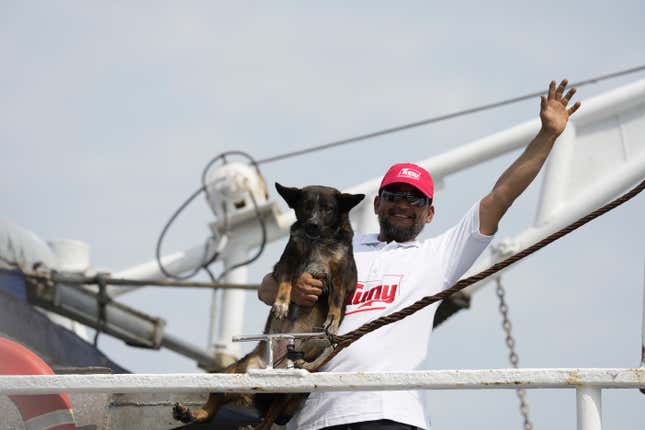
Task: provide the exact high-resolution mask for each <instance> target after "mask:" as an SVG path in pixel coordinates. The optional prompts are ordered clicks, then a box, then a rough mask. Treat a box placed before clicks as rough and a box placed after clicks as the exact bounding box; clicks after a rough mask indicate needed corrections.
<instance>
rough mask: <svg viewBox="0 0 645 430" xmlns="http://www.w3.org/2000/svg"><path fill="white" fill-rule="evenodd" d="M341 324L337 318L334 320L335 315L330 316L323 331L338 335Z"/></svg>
mask: <svg viewBox="0 0 645 430" xmlns="http://www.w3.org/2000/svg"><path fill="white" fill-rule="evenodd" d="M338 326H339V322H338V319H337V318H334V316H333V315H328V316H327V319H326V320H325V323H324V324H323V330H325V333H327V334H336V333H338Z"/></svg>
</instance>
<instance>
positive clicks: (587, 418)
mask: <svg viewBox="0 0 645 430" xmlns="http://www.w3.org/2000/svg"><path fill="white" fill-rule="evenodd" d="M576 409H577V414H578V430H601V429H602V400H601V391H600V388H592V387H587V386H584V385H583V386H580V387H578V388H576Z"/></svg>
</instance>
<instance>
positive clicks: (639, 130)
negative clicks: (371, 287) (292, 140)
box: [116, 80, 645, 355]
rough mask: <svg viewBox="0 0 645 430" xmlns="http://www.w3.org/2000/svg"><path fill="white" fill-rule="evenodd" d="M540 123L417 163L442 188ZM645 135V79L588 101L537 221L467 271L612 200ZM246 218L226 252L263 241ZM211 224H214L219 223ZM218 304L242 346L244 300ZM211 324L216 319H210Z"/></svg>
mask: <svg viewBox="0 0 645 430" xmlns="http://www.w3.org/2000/svg"><path fill="white" fill-rule="evenodd" d="M539 128H540V120H539V118H538V119H534V120H531V121H528V122H525V123H523V124H520V125H517V126H515V127H512V128H510V129H508V130H505V131H502V132H499V133H496V134H494V135H491V136H488V137H485V138H483V139H479V140H477V141H475V142H472V143H470V144H466V145H463V146H461V147H459V148H456V149H454V150H451V151H448V152H446V153H444V154H441V155H438V156H435V157H432V158H429V159H426V160H422V161H420V162H418V164H420V165H421V166H423V167H425V168H426V169H427V170H428V171H430V172H431V173H432V175H433V177H434V179H435V182H436V184H437V188H439V189H440V188H442V184H443V179H444V178H445V177H446V176H449V175H450V174H453V173H457V172H459V171H461V170H464V169H466V168H469V167H472V166H474V165H477V164H480V163H482V162H485V161H488V160H491V159H494V158H496V157H499V156H502V155H504V154H507V153H509V152H511V151H514V150H517V149H519V148H522V147H524V146H526V145H527V144H528V143H529V142H530V140H531V139H532V138H533V137H534V136H535V135H536V134H537V132H538V130H539ZM643 136H645V80H640V81H637V82H635V83H633V84H629V85H625V86H623V87H620V88H618V89H615V90H612V91H609V92H607V93H604V94H601V95H599V96H597V97H594V98H592V99H589V100H585V101H584V109H581V110H580V111H579V112H577V113H576V115H575V116H574V117H573V118H572V119H571V121H570V122H569V125H568V126H567V129H566V130H565V132H564V133H563V135H562V136H561V137H560V140H561V141H560V144H559V145H556V147H555V149H554V151H553V153H552V154H551V155H550V157H549V162H548V165H547V166H546V168H545V172H544V186H543V188H542V194H541V198H540V202H539V205H538V209H537V217H536V221H535V224H534V225H533V226H531V227H529V228H527V229H526V230H525V231H523V232H521V233H520V234H518V235H516V236H515V237H512V238H507V239H504V240H502V241H501V242H499V243H497V244H496V245H495V246H493V247H491V252H490V253H489V254H487V255H485V256H483V257H482V258H481V259H480V260H479V261H478V263H476V264H475V265H474V266H473V269H472V270H471V271H470V272H469V273H467V274H466V276H469V275H471V274H473V273H475V272H478V271H480V270H483V269H485V268H487V267H489V266H490V265H491V264H493V263H495V262H497V261H499V260H500V259H502V258H504V257H506V256H507V255H508V254H510V253H512V252H515V251H517V250H519V249H523V248H525V247H528V246H529V245H532V244H533V243H535V242H537V241H538V240H540V239H542V238H544V237H545V236H547V235H548V234H551V233H553V232H555V231H557V230H558V229H560V228H562V227H564V226H565V225H567V224H569V223H571V222H573V221H575V220H576V219H578V218H579V217H581V216H583V215H585V214H586V213H588V212H591V211H592V210H593V209H596V208H597V207H599V206H601V205H602V204H604V203H606V202H607V201H609V200H611V198H613V197H614V196H616V195H618V194H620V193H621V192H623V191H625V190H626V189H627V188H629V186H631V185H632V184H634V183H636V182H637V181H638V180H639V179H640V178H643V177H645V139H643ZM562 140H566V141H567V142H562ZM562 143H566V144H562ZM379 181H380V178H374V179H371V180H369V181H367V182H364V183H362V184H360V185H357V186H354V187H351V188H350V189H348V190H346V191H347V192H351V193H364V194H366V195H367V196H368V197H367V198H366V199H365V200H364V201H363V203H361V204H360V205H359V206H358V207H356V208H355V209H354V210H353V211H352V221H353V223H354V224H355V228H356V230H357V231H364V232H366V231H376V230H377V229H378V224H377V220H376V217H375V216H374V214H373V213H372V207H371V201H372V198H371V197H373V196H374V194H375V193H376V191H377V189H378V184H379ZM565 202H566V204H565ZM269 206H270V208H269V209H268V210H265V211H263V216H264V219H265V222H266V226H267V241H272V240H276V239H279V238H282V237H285V236H286V235H288V232H289V227H290V225H291V224H292V223H293V222H294V221H295V217H294V215H293V213H292V212H291V211H289V212H286V213H277V211H276V208H275V207H274V206H271V205H269ZM248 221H249V219H248V216H245V217H241V218H240V219H239V221H238V219H237V218H236V216H235V215H232V216H230V217H229V218H228V229H229V232H230V234H231V235H233V236H237V237H238V238H239V239H240V240H238V241H232V242H229V244H228V245H227V249H226V252H227V253H229V254H234V253H235V250H234V249H235V248H238V247H242V248H243V250H244V252H248V250H250V249H252V248H254V247H257V246H259V244H260V243H259V241H258V238H259V237H260V234H259V228H258V226H257V223H253V222H251V223H249V222H248ZM213 228H214V229H217V228H218V227H217V224H216V225H214V226H213ZM242 238H243V240H241V239H242ZM202 258H203V247H202V246H198V247H195V248H191V249H190V250H188V251H186V252H184V253H178V254H174V256H173V264H174V265H175V267H177V268H178V269H179V268H181V269H183V270H185V271H188V270H192V269H193V268H194V267H196V265H198V264H199V263H200V262H201V261H202ZM225 267H226V266H225ZM116 276H122V277H126V276H127V277H133V276H134V277H137V278H139V277H140V278H143V279H151V278H153V277H155V276H156V277H159V276H160V274H159V273H158V268H157V267H156V264H154V265H153V264H152V263H148V264H147V265H142V266H137V268H135V269H130V270H126V271H123V272H119V273H118V274H116ZM234 280H235V282H240V283H246V282H247V279H246V275H243V274H242V272H239V273H238V274H237V275H236V276H235V279H234ZM481 285H482V283H480V284H479V285H477V284H476V285H473V286H472V287H470V288H469V289H468V290H467V292H471V293H472V292H473V291H476V290H477V289H478V288H479V287H481ZM219 307H220V308H221V309H226V312H227V313H228V314H230V315H231V316H233V318H232V319H226V320H220V323H221V325H218V333H219V334H220V335H219V336H217V340H216V341H215V344H216V345H217V346H216V349H217V350H218V351H219V352H222V353H228V354H231V355H235V354H236V353H237V347H235V346H233V344H232V343H230V342H229V341H228V340H227V339H225V338H224V337H223V335H224V334H229V333H230V334H239V331H238V332H237V333H235V332H234V330H233V329H231V327H239V324H240V322H239V321H241V320H242V319H243V315H244V308H243V300H240V299H239V297H237V295H235V294H234V293H229V294H228V295H226V296H224V298H223V301H222V303H221V304H219ZM214 325H215V322H214V321H213V322H212V323H211V326H214Z"/></svg>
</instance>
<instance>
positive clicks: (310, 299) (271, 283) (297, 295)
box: [258, 272, 323, 306]
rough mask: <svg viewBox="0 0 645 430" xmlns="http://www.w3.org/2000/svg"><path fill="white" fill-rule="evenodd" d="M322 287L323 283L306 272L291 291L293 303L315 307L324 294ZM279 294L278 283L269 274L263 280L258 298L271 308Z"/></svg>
mask: <svg viewBox="0 0 645 430" xmlns="http://www.w3.org/2000/svg"><path fill="white" fill-rule="evenodd" d="M322 286H323V284H322V281H320V280H318V279H316V278H314V277H313V276H311V274H309V273H306V272H305V273H303V274H302V275H300V277H299V278H298V280H297V281H296V283H295V285H294V286H293V288H292V289H291V301H292V302H294V303H295V304H297V305H300V306H313V305H314V304H315V303H316V302H317V301H318V297H320V295H321V294H322ZM277 294H278V282H277V281H276V280H275V279H274V278H273V274H271V273H269V274H267V275H265V276H264V278H262V283H261V284H260V288H259V289H258V298H259V299H260V300H261V301H262V302H264V303H265V304H267V305H269V306H271V305H273V302H275V296H276V295H277Z"/></svg>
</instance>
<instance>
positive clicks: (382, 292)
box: [345, 282, 399, 315]
mask: <svg viewBox="0 0 645 430" xmlns="http://www.w3.org/2000/svg"><path fill="white" fill-rule="evenodd" d="M398 288H399V285H398V284H394V283H391V284H382V285H370V284H369V283H368V284H362V283H360V282H359V283H357V284H356V291H354V295H353V296H352V297H350V298H349V300H348V301H347V306H348V309H347V311H346V312H345V315H351V314H355V313H358V312H366V311H375V310H377V309H385V308H387V307H388V305H389V304H390V303H392V302H393V301H394V299H395V298H396V292H397V290H398Z"/></svg>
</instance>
